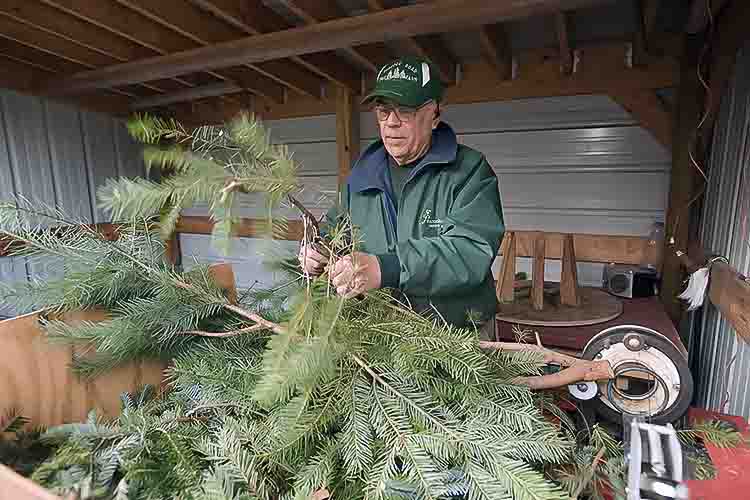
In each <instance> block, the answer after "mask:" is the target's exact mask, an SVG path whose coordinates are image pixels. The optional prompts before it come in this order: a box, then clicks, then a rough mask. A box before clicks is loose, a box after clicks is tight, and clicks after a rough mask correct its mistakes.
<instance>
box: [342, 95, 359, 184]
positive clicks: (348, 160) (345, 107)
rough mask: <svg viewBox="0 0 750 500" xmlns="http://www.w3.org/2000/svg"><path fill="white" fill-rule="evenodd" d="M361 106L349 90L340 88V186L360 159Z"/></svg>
mask: <svg viewBox="0 0 750 500" xmlns="http://www.w3.org/2000/svg"><path fill="white" fill-rule="evenodd" d="M359 141H360V136H359V106H358V105H357V100H356V99H354V97H353V96H352V93H351V92H350V91H349V89H346V88H343V87H338V88H337V96H336V157H337V160H338V164H339V168H338V186H339V188H341V187H342V186H343V185H344V183H345V182H346V179H347V178H348V177H349V173H350V172H351V169H352V165H354V162H355V161H357V158H358V157H359Z"/></svg>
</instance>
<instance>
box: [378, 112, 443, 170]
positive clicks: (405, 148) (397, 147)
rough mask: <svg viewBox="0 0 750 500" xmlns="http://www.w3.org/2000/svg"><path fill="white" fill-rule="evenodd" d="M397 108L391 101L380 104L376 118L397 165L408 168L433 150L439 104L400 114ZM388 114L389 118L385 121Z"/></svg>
mask: <svg viewBox="0 0 750 500" xmlns="http://www.w3.org/2000/svg"><path fill="white" fill-rule="evenodd" d="M396 107H398V106H397V105H395V104H394V103H389V102H381V103H378V104H376V106H375V108H376V109H375V118H376V120H377V122H378V126H379V127H380V136H381V137H382V138H383V143H384V145H385V149H386V151H388V154H390V155H391V156H392V157H393V159H394V160H396V163H398V164H399V165H405V164H407V163H409V162H411V161H414V160H416V159H418V158H419V157H421V156H422V155H424V154H425V153H426V152H427V150H428V149H429V148H430V142H431V140H432V130H433V129H434V128H435V127H437V125H438V123H439V118H438V117H437V113H436V112H435V111H436V108H437V105H436V104H435V103H434V102H429V103H427V104H426V105H424V106H422V107H421V108H419V109H417V110H416V111H414V108H411V109H409V108H405V107H400V108H399V110H398V112H394V108H396ZM378 110H380V112H379V111H378ZM404 111H406V112H404ZM384 114H387V116H386V117H385V119H382V118H383V115H384ZM378 115H380V116H378Z"/></svg>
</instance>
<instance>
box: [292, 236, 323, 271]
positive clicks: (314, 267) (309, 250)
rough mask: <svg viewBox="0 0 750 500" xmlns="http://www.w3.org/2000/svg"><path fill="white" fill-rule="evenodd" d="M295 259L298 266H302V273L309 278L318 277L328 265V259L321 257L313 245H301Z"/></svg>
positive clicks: (321, 254)
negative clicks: (297, 260)
mask: <svg viewBox="0 0 750 500" xmlns="http://www.w3.org/2000/svg"><path fill="white" fill-rule="evenodd" d="M297 257H298V258H299V262H300V266H302V271H304V273H305V274H308V275H310V276H320V275H321V274H323V270H325V267H326V264H328V257H327V256H326V255H323V253H321V251H320V249H318V248H317V247H316V245H314V244H305V243H302V245H300V248H299V254H298V256H297Z"/></svg>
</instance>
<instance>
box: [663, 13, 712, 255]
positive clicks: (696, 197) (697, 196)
mask: <svg viewBox="0 0 750 500" xmlns="http://www.w3.org/2000/svg"><path fill="white" fill-rule="evenodd" d="M706 14H707V16H708V30H707V34H706V41H705V43H704V44H703V47H702V49H701V53H700V56H698V64H697V68H696V73H697V75H698V81H699V82H700V84H701V85H702V86H703V88H704V89H705V92H706V101H705V104H704V106H703V108H704V109H703V116H702V117H701V119H700V121H699V122H698V125H697V126H696V128H695V132H694V133H693V138H692V139H691V141H690V144H688V156H689V157H690V162H691V163H692V164H693V167H694V168H695V169H696V170H697V171H698V173H700V175H701V177H703V184H702V185H701V188H700V189H699V190H698V192H697V193H696V194H695V195H694V196H693V197H692V198H690V200H689V201H688V202H687V204H686V205H685V212H687V211H688V210H689V209H690V207H691V206H692V205H693V203H695V202H696V201H698V200H699V199H700V198H701V196H703V194H705V192H706V186H707V185H708V176H707V175H706V172H705V166H702V165H701V164H699V160H697V159H696V156H697V151H694V149H697V145H698V138H699V137H700V131H701V128H703V125H704V124H705V122H706V120H707V119H708V114H709V110H710V109H711V102H712V100H713V93H712V92H711V86H710V85H709V84H708V82H706V79H705V78H704V76H703V73H702V72H701V67H702V66H703V60H704V58H705V57H706V54H707V53H708V49H709V48H710V45H711V39H712V35H713V31H714V17H713V12H712V11H711V0H706ZM681 214H682V212H678V213H677V215H676V216H675V222H674V226H673V227H672V236H671V238H670V239H669V243H670V244H671V245H674V244H675V243H676V240H675V235H676V234H677V229H678V228H679V226H680V215H681Z"/></svg>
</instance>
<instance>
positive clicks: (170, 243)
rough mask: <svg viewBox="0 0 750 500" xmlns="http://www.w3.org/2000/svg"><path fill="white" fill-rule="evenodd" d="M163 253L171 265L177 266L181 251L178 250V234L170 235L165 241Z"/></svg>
mask: <svg viewBox="0 0 750 500" xmlns="http://www.w3.org/2000/svg"><path fill="white" fill-rule="evenodd" d="M164 253H165V255H166V257H167V260H168V261H169V262H170V263H171V264H172V265H175V266H176V265H177V264H179V262H180V257H181V256H182V250H181V249H180V234H179V233H178V232H174V233H172V236H171V237H170V238H169V239H168V240H167V246H166V248H165V249H164Z"/></svg>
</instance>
